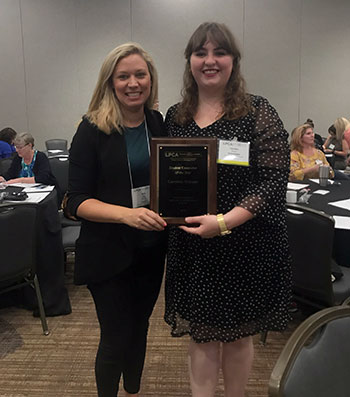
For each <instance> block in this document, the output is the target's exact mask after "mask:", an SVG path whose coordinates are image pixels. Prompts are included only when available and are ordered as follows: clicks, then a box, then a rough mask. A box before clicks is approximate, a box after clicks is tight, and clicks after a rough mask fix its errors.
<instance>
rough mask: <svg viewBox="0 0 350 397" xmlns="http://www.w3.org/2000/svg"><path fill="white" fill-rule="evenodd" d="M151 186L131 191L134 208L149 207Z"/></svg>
mask: <svg viewBox="0 0 350 397" xmlns="http://www.w3.org/2000/svg"><path fill="white" fill-rule="evenodd" d="M149 192H150V188H149V186H141V187H136V188H134V189H131V199H132V208H139V207H145V206H146V205H149Z"/></svg>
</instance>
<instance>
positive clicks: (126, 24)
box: [0, 0, 350, 149]
mask: <svg viewBox="0 0 350 397" xmlns="http://www.w3.org/2000/svg"><path fill="white" fill-rule="evenodd" d="M349 15H350V1H349V0H333V1H329V0H307V1H306V0H215V1H213V0H210V1H209V0H0V71H1V73H0V93H1V94H0V127H1V128H2V127H4V126H7V125H10V126H13V127H14V128H15V129H17V130H18V131H25V130H27V131H29V132H31V133H32V134H33V135H34V137H35V138H36V143H37V147H38V148H39V149H43V147H44V141H45V140H46V139H48V138H55V137H63V138H66V139H68V140H69V141H70V140H71V138H72V136H73V134H74V132H75V128H76V124H77V122H78V121H79V119H80V117H81V116H82V114H84V112H85V111H86V108H87V105H88V103H89V100H90V97H91V94H92V90H93V88H94V85H95V82H96V79H97V74H98V70H99V67H100V65H101V62H102V60H103V58H104V57H105V55H106V54H107V52H108V51H109V50H111V49H112V48H114V47H115V46H117V45H118V44H121V43H123V42H125V41H129V40H133V41H138V42H139V43H141V44H142V45H143V46H144V47H145V49H146V50H148V51H149V52H150V53H151V54H152V55H153V57H154V59H155V62H156V64H157V67H158V71H159V77H160V98H159V99H160V107H161V110H162V111H163V113H165V112H166V110H167V108H168V107H169V106H170V105H172V104H173V103H175V102H176V101H178V100H179V92H180V89H181V80H182V72H183V66H184V59H183V50H184V47H185V45H186V42H187V40H188V38H189V36H190V34H191V33H192V32H193V31H194V29H195V28H196V27H197V26H198V25H199V24H200V23H201V22H204V21H208V20H215V21H219V22H225V23H226V24H227V25H228V26H229V27H230V28H231V29H232V31H233V32H234V34H235V36H236V37H237V40H238V42H239V43H240V46H241V49H242V53H243V72H244V75H245V78H246V80H247V84H248V88H249V91H250V92H252V93H256V94H260V95H263V96H266V97H267V98H268V99H269V100H270V102H271V103H272V104H273V105H274V106H275V107H276V108H277V110H278V112H279V114H280V116H281V118H282V119H283V120H284V123H285V126H286V128H287V129H288V130H289V131H290V130H291V129H292V128H293V127H294V126H295V125H297V124H298V123H301V122H303V121H304V120H305V119H306V118H307V117H311V118H312V119H313V120H314V121H315V124H316V129H317V131H318V132H320V133H321V134H322V135H324V136H326V132H327V128H328V126H329V125H330V124H331V123H332V122H333V121H334V119H335V118H336V117H339V116H345V117H348V118H350V103H349V99H348V95H347V91H348V89H347V88H348V87H350V51H349V42H350V24H349V23H348V16H349Z"/></svg>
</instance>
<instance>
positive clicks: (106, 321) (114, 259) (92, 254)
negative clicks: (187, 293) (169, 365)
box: [68, 43, 166, 397]
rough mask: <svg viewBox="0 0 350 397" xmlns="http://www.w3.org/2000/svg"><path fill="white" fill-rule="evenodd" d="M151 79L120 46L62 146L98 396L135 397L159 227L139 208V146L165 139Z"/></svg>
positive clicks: (133, 51)
mask: <svg viewBox="0 0 350 397" xmlns="http://www.w3.org/2000/svg"><path fill="white" fill-rule="evenodd" d="M157 91H158V81H157V72H156V69H155V66H154V64H153V61H152V59H151V57H150V56H149V54H148V53H147V52H146V51H145V50H144V49H143V48H142V47H141V46H140V45H138V44H136V43H126V44H123V45H121V46H119V47H117V48H115V49H114V50H112V51H111V52H110V53H109V54H108V55H107V57H106V58H105V60H104V62H103V64H102V67H101V70H100V75H99V78H98V81H97V84H96V88H95V91H94V93H93V95H92V99H91V102H90V106H89V109H88V112H87V114H86V115H85V116H84V118H83V120H82V122H81V123H80V125H79V127H78V130H77V132H76V134H75V136H74V138H73V142H72V145H71V149H70V169H69V194H68V209H69V211H70V213H71V214H72V215H73V216H75V217H78V218H80V219H81V221H82V225H81V233H80V237H79V239H78V241H77V243H76V260H75V274H74V277H75V282H76V283H77V284H87V286H88V289H89V290H90V292H91V294H92V297H93V299H94V302H95V306H96V311H97V317H98V320H99V323H100V328H101V336H100V344H99V348H98V351H97V356H96V363H95V374H96V383H97V390H98V396H99V397H115V396H117V395H118V385H119V380H120V378H121V377H122V378H123V387H124V390H125V394H124V395H126V396H138V395H139V389H140V382H141V376H142V370H143V365H144V360H145V353H146V340H147V331H148V320H149V317H150V315H151V313H152V310H153V307H154V304H155V302H156V300H157V297H158V293H159V289H160V285H161V281H162V275H163V269H164V258H165V249H166V246H165V240H166V236H165V233H163V231H164V228H165V226H166V223H165V221H164V220H163V219H162V218H161V217H160V216H159V215H158V214H156V213H155V212H153V211H151V210H150V209H149V208H148V204H149V203H148V201H147V191H148V189H149V161H150V154H149V141H150V139H151V137H152V136H162V135H165V130H164V126H163V118H162V116H161V114H160V113H159V112H157V111H155V110H152V109H153V108H154V102H155V99H156V98H157V94H158V92H157Z"/></svg>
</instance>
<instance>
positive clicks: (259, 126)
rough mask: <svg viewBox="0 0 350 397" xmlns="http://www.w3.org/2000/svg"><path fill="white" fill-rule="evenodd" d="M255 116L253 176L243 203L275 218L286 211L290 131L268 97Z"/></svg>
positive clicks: (266, 215) (251, 152)
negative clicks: (284, 125) (288, 131)
mask: <svg viewBox="0 0 350 397" xmlns="http://www.w3.org/2000/svg"><path fill="white" fill-rule="evenodd" d="M255 117H256V121H255V128H254V131H253V133H252V141H251V145H252V146H251V151H250V167H252V175H253V177H252V178H251V179H250V180H249V182H248V183H247V185H246V189H245V192H244V198H243V199H242V200H241V202H240V203H239V206H240V207H243V208H245V209H246V210H248V211H250V212H251V213H252V214H253V215H254V216H257V215H259V216H261V217H266V218H270V219H271V220H272V218H274V217H275V216H276V214H277V213H280V214H282V212H283V213H284V206H285V197H286V189H287V183H288V175H289V159H290V156H289V153H290V150H289V144H288V133H287V131H286V130H285V129H284V127H283V123H282V121H281V119H280V118H279V116H278V114H277V112H276V110H275V109H274V108H273V107H272V106H271V105H270V104H269V102H268V101H267V100H266V99H264V98H260V100H259V102H258V105H257V106H256V111H255ZM279 209H280V211H279ZM276 210H277V212H276Z"/></svg>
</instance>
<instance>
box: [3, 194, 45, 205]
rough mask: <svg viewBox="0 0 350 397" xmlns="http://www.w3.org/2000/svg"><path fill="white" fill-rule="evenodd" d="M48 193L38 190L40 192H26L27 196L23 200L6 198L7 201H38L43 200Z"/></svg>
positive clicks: (17, 202)
mask: <svg viewBox="0 0 350 397" xmlns="http://www.w3.org/2000/svg"><path fill="white" fill-rule="evenodd" d="M49 194H50V192H40V193H28V198H26V199H25V200H23V201H12V200H6V202H8V203H16V204H20V203H23V204H25V203H40V201H43V200H44V198H45V197H47V196H48V195H49Z"/></svg>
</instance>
